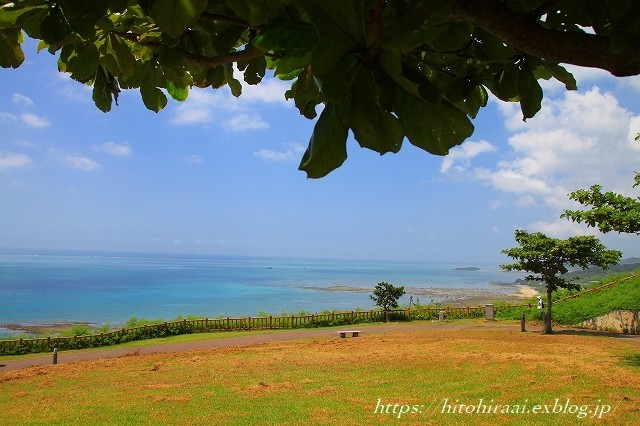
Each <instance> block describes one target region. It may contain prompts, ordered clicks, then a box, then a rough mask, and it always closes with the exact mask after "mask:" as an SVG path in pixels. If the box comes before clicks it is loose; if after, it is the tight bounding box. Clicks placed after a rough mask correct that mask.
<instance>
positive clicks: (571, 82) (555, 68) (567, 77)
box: [542, 59, 578, 90]
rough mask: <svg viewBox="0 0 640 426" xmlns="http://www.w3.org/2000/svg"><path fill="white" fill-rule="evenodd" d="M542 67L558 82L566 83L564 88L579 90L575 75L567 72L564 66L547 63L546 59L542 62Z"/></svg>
mask: <svg viewBox="0 0 640 426" xmlns="http://www.w3.org/2000/svg"><path fill="white" fill-rule="evenodd" d="M542 65H543V66H544V67H545V68H546V69H548V70H549V72H550V73H551V75H553V77H554V78H555V79H556V80H558V81H560V82H562V83H564V87H565V88H566V89H567V90H577V89H578V86H577V84H576V79H575V78H574V77H573V74H571V73H570V72H569V71H567V70H566V69H565V68H564V67H563V66H561V65H558V64H554V63H551V62H548V61H545V60H544V59H543V60H542Z"/></svg>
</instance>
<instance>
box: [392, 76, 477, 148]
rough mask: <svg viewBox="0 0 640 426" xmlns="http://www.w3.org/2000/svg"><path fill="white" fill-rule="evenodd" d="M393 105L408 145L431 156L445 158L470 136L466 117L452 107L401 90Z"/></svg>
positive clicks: (469, 125) (469, 123) (470, 131)
mask: <svg viewBox="0 0 640 426" xmlns="http://www.w3.org/2000/svg"><path fill="white" fill-rule="evenodd" d="M395 103H396V113H397V115H398V118H399V119H400V120H401V122H402V125H403V127H404V129H405V133H406V135H407V137H408V138H409V141H410V142H411V143H412V144H413V145H415V146H417V147H419V148H422V149H424V150H426V151H428V152H430V153H432V154H436V155H447V154H448V153H449V149H451V148H452V147H454V146H456V145H459V144H461V143H462V142H463V141H464V140H465V139H466V138H468V137H469V136H471V134H472V133H473V124H471V121H469V118H468V117H467V115H466V114H465V113H464V112H462V111H460V110H459V109H457V108H455V107H453V106H450V105H447V104H444V103H441V104H438V105H433V104H431V103H429V102H425V101H423V100H422V99H419V98H417V97H415V96H413V95H411V94H410V93H408V92H406V91H404V90H402V89H400V88H398V89H397V90H396V96H395Z"/></svg>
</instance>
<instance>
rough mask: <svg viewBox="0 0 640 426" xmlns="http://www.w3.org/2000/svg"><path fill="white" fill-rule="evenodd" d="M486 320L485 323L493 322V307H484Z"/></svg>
mask: <svg viewBox="0 0 640 426" xmlns="http://www.w3.org/2000/svg"><path fill="white" fill-rule="evenodd" d="M484 320H485V321H493V320H494V318H493V305H491V304H489V305H485V306H484Z"/></svg>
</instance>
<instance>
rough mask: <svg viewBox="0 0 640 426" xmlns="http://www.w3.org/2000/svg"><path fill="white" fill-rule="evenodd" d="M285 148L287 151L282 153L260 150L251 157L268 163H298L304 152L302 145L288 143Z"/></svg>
mask: <svg viewBox="0 0 640 426" xmlns="http://www.w3.org/2000/svg"><path fill="white" fill-rule="evenodd" d="M285 146H286V147H287V149H286V150H284V151H274V150H271V149H261V150H260V151H256V152H254V153H253V155H254V156H256V157H259V158H262V159H263V160H268V161H298V160H300V158H301V157H302V155H303V154H304V151H305V150H306V148H305V147H304V146H303V145H301V144H297V143H288V144H285Z"/></svg>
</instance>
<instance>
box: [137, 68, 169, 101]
mask: <svg viewBox="0 0 640 426" xmlns="http://www.w3.org/2000/svg"><path fill="white" fill-rule="evenodd" d="M166 85H167V83H166V79H165V78H164V74H163V73H162V69H161V68H160V67H158V66H157V63H156V62H155V61H150V62H149V63H148V64H147V69H146V73H145V75H144V78H143V80H142V84H141V85H140V94H141V95H142V102H144V106H146V107H147V109H150V110H151V111H155V112H159V111H160V110H161V109H162V108H164V107H165V106H166V105H167V97H166V95H165V94H164V93H162V90H160V89H159V88H160V87H165V86H166Z"/></svg>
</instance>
